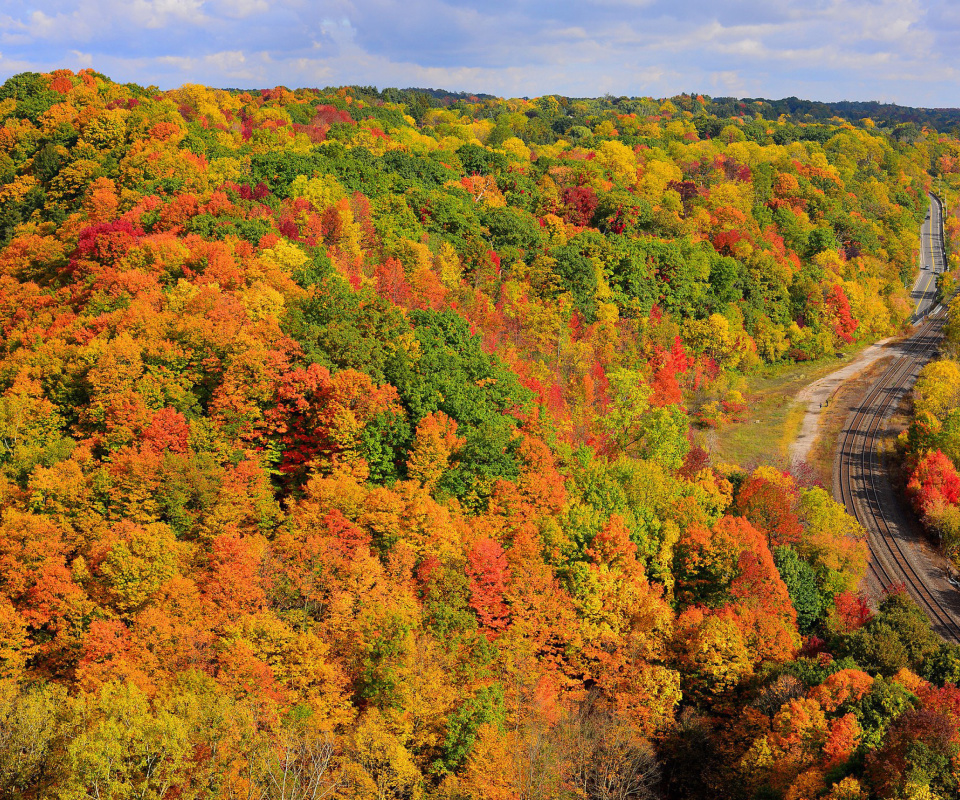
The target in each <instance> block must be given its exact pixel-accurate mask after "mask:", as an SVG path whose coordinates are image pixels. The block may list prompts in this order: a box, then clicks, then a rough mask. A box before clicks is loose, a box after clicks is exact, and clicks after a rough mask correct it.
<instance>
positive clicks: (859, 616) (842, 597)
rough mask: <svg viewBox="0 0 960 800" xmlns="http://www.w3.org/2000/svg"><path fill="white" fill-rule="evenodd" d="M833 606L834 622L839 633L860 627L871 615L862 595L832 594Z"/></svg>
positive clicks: (849, 631) (850, 593) (850, 631)
mask: <svg viewBox="0 0 960 800" xmlns="http://www.w3.org/2000/svg"><path fill="white" fill-rule="evenodd" d="M833 607H834V609H835V610H836V624H837V625H838V628H839V632H840V633H852V632H853V631H855V630H857V628H862V627H863V626H864V625H866V624H867V623H868V622H869V621H870V619H871V618H872V617H873V612H872V611H870V607H869V606H868V605H867V601H866V600H865V599H864V598H863V596H862V595H859V594H853V593H852V592H841V593H840V594H838V595H836V596H834V598H833Z"/></svg>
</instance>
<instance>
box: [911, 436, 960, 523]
mask: <svg viewBox="0 0 960 800" xmlns="http://www.w3.org/2000/svg"><path fill="white" fill-rule="evenodd" d="M907 494H908V495H909V496H910V498H911V500H912V501H913V506H914V508H915V509H916V510H917V512H918V513H919V514H926V513H927V512H928V511H929V510H930V509H931V508H932V507H933V506H934V505H935V504H937V503H948V504H950V505H956V504H957V500H958V499H960V475H958V474H957V470H956V468H955V467H954V466H953V462H952V461H950V459H949V458H947V456H945V455H944V454H943V453H942V452H941V451H940V450H934V451H933V452H932V453H927V454H926V455H925V456H923V457H922V458H921V459H920V461H919V462H918V463H917V466H916V468H915V469H914V470H913V474H911V476H910V481H909V482H908V483H907Z"/></svg>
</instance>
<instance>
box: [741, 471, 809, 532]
mask: <svg viewBox="0 0 960 800" xmlns="http://www.w3.org/2000/svg"><path fill="white" fill-rule="evenodd" d="M797 503H798V496H797V492H796V490H795V489H792V488H788V487H786V486H784V485H782V484H778V483H773V482H771V481H769V480H767V479H766V478H764V477H762V476H759V475H751V476H750V477H749V478H747V480H746V481H744V483H743V486H741V487H740V491H739V493H738V494H737V510H738V512H739V513H741V514H743V516H745V517H746V518H747V519H748V520H750V522H752V523H753V524H754V525H755V526H756V527H758V528H759V529H760V530H762V531H765V532H766V534H767V537H768V539H769V541H770V546H771V547H776V546H778V545H783V544H795V543H797V542H799V541H800V534H801V533H803V527H802V526H801V525H800V517H799V516H798V514H797Z"/></svg>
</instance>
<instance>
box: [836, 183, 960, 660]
mask: <svg viewBox="0 0 960 800" xmlns="http://www.w3.org/2000/svg"><path fill="white" fill-rule="evenodd" d="M931 207H932V208H931V211H932V217H933V220H929V218H928V222H930V221H933V222H934V223H935V224H934V225H928V224H927V223H925V225H924V233H925V234H926V235H928V236H929V235H931V233H930V230H931V228H933V229H934V231H935V233H933V235H932V237H931V238H933V239H934V242H933V244H932V246H929V245H928V248H929V249H928V251H927V252H931V251H933V250H934V248H935V249H937V250H939V251H940V253H941V254H942V242H937V241H936V239H937V238H939V224H938V223H939V219H938V218H939V210H940V209H939V203H938V202H935V200H934V199H932V200H931ZM938 245H939V246H938ZM924 255H926V254H924ZM942 263H943V262H942V261H940V262H939V264H940V265H941V266H940V269H941V270H942ZM936 265H937V262H936V261H935V262H933V263H931V264H930V267H932V268H931V269H930V270H929V271H930V273H935V272H937V271H940V270H937V269H936ZM923 277H924V276H923V275H921V279H922V278H923ZM921 279H918V281H917V283H918V286H919V284H920V282H921ZM924 300H927V302H926V303H924V302H923V301H924ZM924 306H926V308H924ZM929 307H930V302H929V299H928V297H927V291H924V292H922V293H921V301H920V302H919V303H918V310H917V316H918V317H920V319H921V320H922V321H921V322H920V324H919V327H918V328H917V330H916V331H915V333H914V334H913V335H912V336H911V337H910V338H908V339H905V340H903V341H902V342H900V343H899V344H898V345H897V346H896V347H895V348H894V353H895V357H894V359H893V361H892V363H891V364H890V365H889V366H888V367H887V369H886V370H885V371H884V373H883V374H882V375H881V376H880V377H879V378H878V379H877V380H876V381H875V382H874V383H873V385H871V386H870V388H869V389H868V390H867V393H866V396H865V397H864V398H863V400H862V401H861V402H860V403H859V404H858V405H856V406H855V407H854V408H852V409H851V412H850V415H849V416H848V418H847V421H846V423H845V425H844V429H843V431H842V432H841V434H840V440H839V443H838V448H837V457H836V461H835V463H834V495H835V496H836V497H837V498H838V499H839V500H840V501H841V502H842V503H843V504H844V505H845V506H846V508H847V511H848V512H849V513H850V514H852V515H853V516H855V517H856V518H857V520H859V522H860V524H861V525H863V527H864V529H865V530H866V531H867V541H868V543H869V546H870V564H869V571H868V575H867V582H868V584H869V585H870V588H871V589H872V590H873V592H874V593H875V594H876V593H878V591H880V590H882V589H884V588H886V587H889V586H895V585H897V584H903V585H905V586H906V587H907V590H908V591H909V592H910V594H911V595H912V596H913V598H914V599H915V600H916V601H917V603H919V605H920V607H921V608H923V609H924V611H925V612H926V613H927V616H928V617H929V618H930V621H931V624H932V625H933V627H934V629H935V630H936V631H937V632H938V633H939V634H940V635H941V636H943V638H944V639H947V640H948V641H952V642H960V592H958V591H957V590H956V589H954V588H953V587H952V586H951V585H950V584H949V583H948V581H947V575H946V574H945V573H944V570H943V569H942V568H941V567H940V566H939V565H938V564H937V562H936V560H935V558H934V557H932V556H931V554H930V553H929V552H928V548H925V547H924V546H923V543H922V536H921V534H920V533H919V530H918V526H917V524H916V521H915V520H913V519H911V518H910V516H909V514H908V513H905V511H904V509H903V507H902V503H901V501H900V500H899V498H898V497H897V496H896V494H895V492H894V490H893V488H892V487H891V486H890V483H889V480H888V477H887V475H886V473H885V470H884V466H883V463H882V461H883V459H882V457H881V456H880V453H879V443H880V438H881V436H882V435H883V433H884V428H885V423H886V420H887V419H888V418H889V416H890V415H891V414H892V413H893V410H894V409H895V408H896V407H897V406H898V405H899V403H900V401H901V399H902V398H903V396H904V395H905V394H906V393H907V391H909V389H910V387H912V386H913V383H914V381H915V380H916V378H917V375H918V373H919V372H920V369H921V368H922V367H923V365H924V364H926V363H927V361H929V360H930V359H931V358H932V357H933V356H934V355H935V354H936V352H937V349H938V347H939V344H940V339H941V337H942V335H943V334H942V329H943V324H944V322H945V319H946V310H945V309H943V308H941V307H940V306H937V307H936V309H934V311H933V313H929V312H927V313H925V312H926V311H927V309H929Z"/></svg>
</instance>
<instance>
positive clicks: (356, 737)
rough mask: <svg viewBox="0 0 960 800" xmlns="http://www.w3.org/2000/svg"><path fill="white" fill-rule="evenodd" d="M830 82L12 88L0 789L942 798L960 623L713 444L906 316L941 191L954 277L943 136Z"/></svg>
mask: <svg viewBox="0 0 960 800" xmlns="http://www.w3.org/2000/svg"><path fill="white" fill-rule="evenodd" d="M855 110H856V109H851V112H852V111H855ZM881 110H882V109H881ZM807 111H809V109H806V110H805V109H803V108H793V107H787V106H774V105H771V104H770V103H763V102H761V101H756V102H753V101H751V102H732V101H730V100H729V99H720V100H713V99H711V98H708V97H704V96H699V95H681V96H678V97H674V98H672V99H669V100H653V99H650V98H625V97H624V98H613V97H610V96H608V97H605V98H599V99H571V98H565V97H558V96H546V97H541V98H538V99H534V100H527V99H500V98H495V97H489V96H482V97H478V96H472V95H462V96H452V95H448V94H443V93H439V92H435V93H430V92H423V91H413V90H406V91H398V90H385V91H382V92H381V91H378V90H376V89H374V88H372V87H342V88H330V89H325V90H312V89H298V90H296V91H291V90H288V89H286V88H283V87H278V88H275V89H271V90H262V91H261V90H258V91H256V92H253V91H240V90H219V89H210V88H204V87H201V86H192V85H188V86H184V87H182V88H180V89H176V90H172V91H159V90H157V89H156V88H155V87H141V86H137V85H133V84H119V83H115V82H113V81H111V80H110V79H109V78H107V77H105V76H104V75H101V74H99V73H97V72H94V71H92V70H83V71H81V72H79V73H77V74H75V73H73V72H71V71H69V70H59V71H56V72H53V73H50V74H39V73H23V74H20V75H16V76H14V77H12V78H10V79H9V80H7V81H6V82H5V83H3V84H2V86H0V120H2V126H0V326H2V332H3V335H2V339H0V797H3V798H24V799H25V800H39V799H40V798H65V799H66V800H80V799H81V798H97V800H107V799H108V798H109V799H111V800H112V799H114V798H115V799H116V800H121V799H124V800H125V799H126V798H142V799H143V800H194V799H195V800H201V799H204V798H224V799H225V800H241V798H242V799H243V800H319V798H336V799H337V800H361V799H362V800H366V799H367V798H377V799H382V800H387V799H389V800H474V799H475V800H547V799H548V798H551V799H552V798H556V799H558V800H575V799H583V800H586V799H587V798H589V799H590V800H615V799H616V800H627V798H638V799H641V800H647V799H648V798H650V799H652V798H664V800H688V799H689V800H712V799H713V798H731V799H732V800H754V799H756V800H817V799H818V798H828V799H829V800H867V799H868V798H884V799H885V798H891V799H892V798H898V799H901V800H938V799H939V798H944V799H946V798H950V797H956V796H957V795H958V791H960V784H958V777H957V776H958V774H960V689H958V688H957V683H958V682H960V648H958V647H956V646H953V645H948V644H945V643H944V642H943V641H942V640H941V639H940V638H939V637H938V636H937V635H936V634H935V633H934V632H933V631H932V630H931V629H930V627H929V624H928V622H927V620H926V617H925V616H924V615H923V613H922V612H921V611H920V609H919V608H918V607H917V606H916V605H915V604H914V603H913V601H912V600H910V599H909V597H908V596H907V594H906V593H905V592H903V591H899V590H898V587H888V591H887V592H886V593H885V594H884V596H883V597H880V598H868V597H866V596H864V595H862V594H861V593H860V585H861V580H862V578H863V576H864V573H865V570H866V564H867V546H866V543H865V540H864V533H863V531H862V529H861V528H860V526H859V525H858V523H857V522H856V521H855V520H854V519H853V518H851V517H849V516H848V515H847V514H846V512H845V511H844V508H843V506H841V505H840V504H838V503H837V502H836V501H835V500H834V499H833V497H832V495H831V493H830V491H829V489H830V487H829V485H826V486H825V485H824V484H823V483H822V481H821V480H819V479H818V477H817V476H816V475H814V474H813V472H812V471H810V470H804V469H797V470H794V473H795V474H791V471H789V470H788V469H787V466H786V464H784V463H782V461H777V460H776V459H773V458H771V459H770V460H769V461H767V462H766V463H745V464H732V463H724V462H723V461H721V460H719V459H717V458H716V457H715V455H714V453H713V452H712V451H711V448H710V446H709V443H710V441H711V439H710V436H709V435H710V434H711V432H713V431H716V430H718V429H720V428H722V427H727V426H736V425H744V424H749V420H748V417H749V407H750V397H749V391H747V389H746V387H747V384H746V383H745V380H746V378H747V377H749V376H751V375H753V374H756V373H758V371H761V370H768V369H779V368H784V369H786V368H789V367H790V366H791V365H794V364H798V363H806V362H810V363H811V364H813V363H821V362H823V361H824V359H828V358H831V357H833V356H835V355H836V354H838V353H842V352H850V351H852V350H855V349H856V348H857V347H859V346H862V345H865V344H867V343H869V342H873V341H875V340H877V339H880V338H882V337H885V336H889V335H893V334H896V333H898V332H901V331H903V330H904V329H905V326H907V325H908V323H909V321H910V317H911V314H912V312H913V302H912V301H911V298H910V289H909V288H908V287H909V286H912V285H913V281H914V279H915V277H916V275H917V255H918V250H919V247H920V238H919V230H920V223H921V222H922V221H923V219H924V217H925V214H926V213H927V208H928V202H929V201H928V196H927V193H928V191H931V190H936V189H938V187H940V188H943V187H945V188H946V189H947V190H948V191H949V192H951V193H952V194H948V195H947V200H948V203H947V208H946V211H947V214H946V239H947V245H948V253H949V264H948V265H949V266H950V267H951V268H956V267H958V265H960V259H958V257H957V255H956V254H957V253H960V223H958V217H957V214H956V208H955V207H954V206H955V205H956V201H957V198H958V197H960V191H958V190H960V138H958V135H957V131H956V130H951V129H950V127H949V125H950V124H952V123H951V121H950V120H949V119H947V120H944V119H943V118H941V117H930V118H928V119H924V120H922V121H921V123H920V124H917V123H913V122H904V121H903V120H897V119H887V118H877V119H871V118H867V117H866V116H862V117H860V116H857V115H856V114H853V113H851V116H850V117H849V118H842V117H840V116H830V117H828V116H826V114H825V113H824V114H819V115H817V116H813V115H812V114H811V113H807ZM938 180H940V181H941V182H940V183H939V184H938ZM950 201H954V202H953V205H951V202H950ZM957 282H958V272H957V271H954V272H951V273H948V274H946V275H945V276H944V277H943V278H942V279H941V283H940V292H941V297H942V298H943V299H948V298H949V297H950V296H951V295H952V293H953V291H954V289H955V287H956V285H957ZM947 338H948V344H947V346H946V348H945V354H944V355H945V358H944V359H943V360H941V361H939V362H936V363H934V364H932V365H931V366H929V367H927V368H926V370H925V372H924V374H923V376H922V377H921V382H920V383H919V384H918V390H917V392H916V396H915V399H914V406H913V412H912V413H913V417H912V421H911V423H910V425H909V428H908V430H907V431H905V432H904V434H903V435H902V436H901V437H900V440H899V442H898V450H899V457H900V458H901V460H902V467H901V468H902V470H903V471H904V475H905V479H904V480H905V483H906V484H909V485H908V486H907V490H906V491H907V495H908V496H909V498H910V500H911V502H913V504H914V507H915V508H916V510H917V512H918V514H920V516H921V517H922V518H923V520H924V522H925V524H926V525H927V527H928V528H929V529H930V530H931V531H934V532H936V533H937V535H938V537H939V539H940V540H941V541H942V542H943V545H944V550H945V551H946V552H947V554H948V555H952V556H954V557H957V558H960V555H958V553H960V476H958V474H957V466H958V464H960V361H957V360H956V357H957V355H958V353H960V306H954V307H953V311H952V317H951V320H950V322H949V324H948V332H947Z"/></svg>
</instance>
